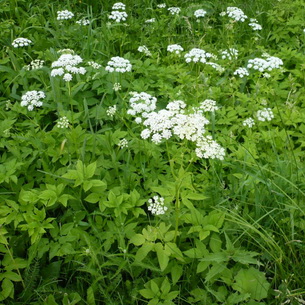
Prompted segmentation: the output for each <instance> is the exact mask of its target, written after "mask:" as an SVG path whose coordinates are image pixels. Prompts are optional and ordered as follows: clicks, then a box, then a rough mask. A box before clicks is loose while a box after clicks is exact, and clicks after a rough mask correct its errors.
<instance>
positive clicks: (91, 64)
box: [88, 61, 102, 69]
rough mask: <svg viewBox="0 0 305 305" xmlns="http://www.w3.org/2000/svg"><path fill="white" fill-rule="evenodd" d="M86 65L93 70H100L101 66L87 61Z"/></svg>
mask: <svg viewBox="0 0 305 305" xmlns="http://www.w3.org/2000/svg"><path fill="white" fill-rule="evenodd" d="M88 65H89V66H91V67H92V68H93V69H100V68H101V67H102V65H100V64H98V63H97V62H95V61H88Z"/></svg>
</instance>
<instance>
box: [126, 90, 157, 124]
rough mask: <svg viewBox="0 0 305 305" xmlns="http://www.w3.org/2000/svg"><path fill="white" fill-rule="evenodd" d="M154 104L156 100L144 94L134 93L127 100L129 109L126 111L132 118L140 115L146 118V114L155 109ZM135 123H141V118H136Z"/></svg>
mask: <svg viewBox="0 0 305 305" xmlns="http://www.w3.org/2000/svg"><path fill="white" fill-rule="evenodd" d="M156 102H157V99H156V98H155V97H153V96H151V95H150V94H148V93H146V92H141V93H137V92H135V93H133V96H132V97H131V98H130V99H129V103H130V109H128V111H127V113H128V114H130V115H132V116H136V115H141V116H142V117H143V118H146V117H147V115H148V113H150V112H152V111H154V110H155V109H156ZM135 121H136V123H138V124H139V123H141V122H142V118H141V117H140V116H137V117H136V119H135Z"/></svg>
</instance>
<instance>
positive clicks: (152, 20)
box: [145, 18, 156, 23]
mask: <svg viewBox="0 0 305 305" xmlns="http://www.w3.org/2000/svg"><path fill="white" fill-rule="evenodd" d="M154 22H156V18H151V19H147V20H145V23H154Z"/></svg>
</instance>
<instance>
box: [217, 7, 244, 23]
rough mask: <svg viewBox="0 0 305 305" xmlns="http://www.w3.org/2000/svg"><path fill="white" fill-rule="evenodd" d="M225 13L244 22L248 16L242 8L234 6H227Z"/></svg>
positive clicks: (235, 19)
mask: <svg viewBox="0 0 305 305" xmlns="http://www.w3.org/2000/svg"><path fill="white" fill-rule="evenodd" d="M223 15H228V17H230V18H232V19H233V20H234V21H240V22H244V21H245V20H246V19H247V18H248V17H247V16H246V15H245V14H244V12H243V11H242V10H241V9H240V8H238V7H234V6H229V7H227V11H226V12H225V14H223ZM223 15H222V16H223Z"/></svg>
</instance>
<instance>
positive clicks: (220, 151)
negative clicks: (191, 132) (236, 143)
mask: <svg viewBox="0 0 305 305" xmlns="http://www.w3.org/2000/svg"><path fill="white" fill-rule="evenodd" d="M196 146H197V148H196V149H195V152H196V155H197V157H198V158H205V159H209V158H210V159H219V160H223V159H224V156H225V149H224V148H223V147H221V146H220V145H219V144H218V143H217V142H215V141H214V140H213V139H212V137H211V136H206V137H202V138H201V139H199V140H198V141H197V143H196Z"/></svg>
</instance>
